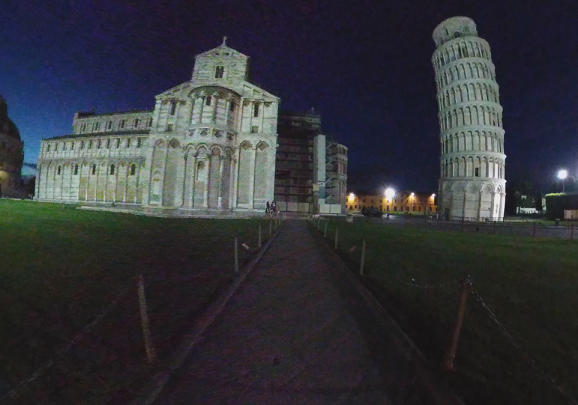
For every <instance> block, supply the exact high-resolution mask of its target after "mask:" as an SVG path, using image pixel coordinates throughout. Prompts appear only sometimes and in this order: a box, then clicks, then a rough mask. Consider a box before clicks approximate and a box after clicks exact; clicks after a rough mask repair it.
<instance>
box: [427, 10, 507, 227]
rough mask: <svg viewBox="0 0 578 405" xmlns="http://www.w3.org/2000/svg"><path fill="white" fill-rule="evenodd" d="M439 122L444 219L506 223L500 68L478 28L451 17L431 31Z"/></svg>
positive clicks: (460, 18)
mask: <svg viewBox="0 0 578 405" xmlns="http://www.w3.org/2000/svg"><path fill="white" fill-rule="evenodd" d="M433 40H434V42H435V44H436V47H437V48H436V50H435V52H434V54H433V56H432V63H433V66H434V70H435V81H436V87H437V98H438V107H439V114H438V118H439V123H440V146H441V159H440V172H441V173H440V183H439V191H438V193H439V205H440V210H441V211H442V212H443V215H444V216H445V217H446V219H457V218H459V219H466V220H473V221H479V220H482V219H492V220H496V219H502V218H503V217H504V209H505V196H506V180H505V179H506V175H505V165H506V155H505V154H504V129H503V125H502V111H503V109H502V106H501V105H500V92H499V86H498V83H497V82H496V68H495V66H494V64H493V63H492V55H491V52H490V45H489V44H488V42H487V41H486V40H484V39H482V38H480V37H478V33H477V29H476V24H475V23H474V21H472V20H471V19H470V18H467V17H453V18H449V19H447V20H445V21H443V22H442V23H440V24H439V25H438V26H437V27H436V28H435V30H434V32H433Z"/></svg>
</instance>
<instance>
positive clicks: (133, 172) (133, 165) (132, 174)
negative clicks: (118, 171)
mask: <svg viewBox="0 0 578 405" xmlns="http://www.w3.org/2000/svg"><path fill="white" fill-rule="evenodd" d="M135 173H136V165H135V164H134V163H133V164H131V165H130V175H131V176H134V175H135Z"/></svg>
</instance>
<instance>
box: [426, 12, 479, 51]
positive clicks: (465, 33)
mask: <svg viewBox="0 0 578 405" xmlns="http://www.w3.org/2000/svg"><path fill="white" fill-rule="evenodd" d="M477 36H478V30H477V29H476V23H475V22H474V20H472V19H471V18H469V17H452V18H448V19H447V20H445V21H443V22H441V23H440V24H439V25H438V26H437V27H436V28H435V29H434V31H433V40H434V42H435V43H436V46H440V45H441V44H443V43H445V42H447V41H449V40H451V39H454V38H459V37H477Z"/></svg>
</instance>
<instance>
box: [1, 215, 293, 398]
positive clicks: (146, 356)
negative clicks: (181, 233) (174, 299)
mask: <svg viewBox="0 0 578 405" xmlns="http://www.w3.org/2000/svg"><path fill="white" fill-rule="evenodd" d="M284 222H285V218H284V216H279V217H275V218H273V217H272V218H268V219H266V220H260V221H258V222H256V223H255V222H252V223H251V225H250V226H249V227H248V228H247V227H245V228H244V230H243V232H236V233H235V234H234V235H232V236H231V244H230V245H229V244H228V243H226V244H225V245H224V246H223V250H224V252H226V251H227V250H228V251H229V253H228V254H227V255H230V257H232V258H233V261H232V262H230V267H228V269H227V270H225V273H226V272H229V274H230V278H229V279H230V280H232V279H234V277H236V276H237V273H239V272H240V271H242V268H243V266H244V265H245V264H246V263H247V262H248V261H249V260H251V259H252V258H253V257H255V256H256V255H257V254H258V253H259V252H260V251H261V250H262V249H263V246H265V242H267V241H268V240H269V239H271V238H272V237H274V236H275V234H276V232H278V231H279V230H280V228H281V227H282V225H283V224H284ZM223 242H226V241H223ZM233 250H234V251H233ZM139 271H140V270H139ZM189 280H193V281H194V280H195V279H194V278H192V279H189ZM163 282H166V277H165V276H164V275H163V274H159V275H156V276H155V275H153V274H149V275H147V274H143V273H142V272H141V273H139V274H136V276H135V277H134V278H133V279H132V280H131V281H130V282H128V283H127V285H125V287H124V288H122V290H121V292H120V293H118V294H117V295H116V296H115V297H114V299H112V300H110V301H109V302H108V304H107V305H106V306H105V307H104V308H103V309H102V310H101V311H100V312H99V313H98V314H96V315H95V316H94V318H92V319H91V320H90V322H88V323H87V324H86V325H85V326H84V327H82V329H80V330H79V331H78V332H77V333H76V334H74V336H73V337H72V339H70V341H68V342H67V343H66V345H65V346H63V347H62V348H61V349H59V350H58V351H57V352H56V353H55V354H54V355H53V357H52V358H51V359H50V360H47V361H45V362H43V363H42V364H41V365H40V366H38V367H37V368H36V369H34V371H32V372H31V373H30V375H29V377H26V378H24V379H22V380H20V381H19V382H17V383H13V384H10V385H8V386H7V387H6V384H4V388H5V391H4V392H0V404H1V405H4V404H9V403H10V404H12V403H14V404H15V403H21V401H23V399H22V397H23V396H26V399H27V400H28V397H29V396H30V395H32V396H35V395H36V393H34V389H36V388H37V387H34V388H32V387H31V386H32V385H34V384H35V383H36V384H37V385H38V384H42V388H41V389H40V391H43V393H42V394H38V395H50V392H46V391H47V390H49V389H50V387H51V386H52V384H53V383H52V380H54V379H56V380H58V379H59V378H61V376H62V375H65V377H66V374H69V376H68V377H69V378H70V379H71V382H70V383H67V384H66V385H67V386H73V385H75V383H76V384H78V381H82V383H83V385H86V386H92V385H91V384H92V383H95V384H97V385H98V383H99V382H98V381H93V380H97V379H95V378H93V376H88V375H84V374H83V373H86V369H87V368H91V369H92V368H93V367H94V368H99V367H101V364H100V363H101V362H102V361H103V358H106V357H107V356H109V355H110V357H111V358H114V362H116V363H117V364H120V363H122V366H121V367H119V368H120V369H122V368H126V369H127V370H130V371H131V373H132V372H133V371H134V373H138V372H140V373H141V374H140V375H137V374H135V375H134V376H133V377H131V378H133V379H134V380H136V379H138V378H140V377H142V372H145V373H146V372H149V371H150V370H151V367H152V369H154V367H155V365H158V363H159V361H161V360H163V354H164V355H165V357H166V355H167V353H166V351H165V353H163V352H162V351H161V350H158V341H155V338H157V339H158V332H160V330H159V326H158V325H155V323H154V319H155V318H154V317H153V318H150V316H151V313H150V312H151V308H150V306H149V302H148V301H149V298H150V297H149V296H150V289H151V287H155V285H159V284H160V283H163ZM123 284H125V283H123ZM189 287H190V286H189ZM163 288H164V287H163ZM163 288H160V290H163ZM186 288H187V287H186V286H183V287H182V289H186ZM155 293H156V295H157V296H158V293H159V288H157V289H156V290H155ZM189 294H190V291H189ZM157 307H158V305H157ZM157 310H158V308H157ZM111 318H114V320H113V319H111ZM157 319H158V315H157ZM119 326H120V327H121V328H122V329H119ZM189 327H190V326H189ZM103 328H104V329H103ZM103 330H105V331H106V333H104V335H103ZM111 332H112V333H111ZM155 332H157V333H156V334H155ZM123 334H124V335H125V338H124V339H125V340H126V341H128V342H129V343H130V342H133V344H132V346H134V345H135V344H136V345H137V346H139V347H140V349H138V348H135V347H133V349H135V351H136V352H137V353H138V352H140V355H141V357H140V365H139V359H138V358H137V359H135V358H134V353H132V354H125V353H122V352H121V353H117V352H118V351H119V350H120V351H122V348H121V349H119V348H117V347H116V346H117V345H116V340H114V341H110V342H109V341H106V339H108V338H113V339H117V338H116V337H115V335H116V336H118V335H123ZM94 342H97V343H94ZM83 345H84V348H83V347H81V346H83ZM93 345H96V348H95V347H94V346H93ZM87 348H88V349H87ZM92 349H95V350H96V351H98V350H101V353H100V355H94V356H91V353H90V352H92V351H93V350H92ZM103 353H104V354H103ZM78 356H81V357H82V359H81V367H77V366H78V365H79V364H78V362H79V358H78ZM127 356H128V357H127ZM131 356H132V357H131ZM124 357H127V358H126V359H125V358H124ZM54 368H58V369H59V370H58V372H56V370H54ZM61 368H62V370H60V369H61ZM51 369H52V370H51ZM133 369H134V370H133ZM49 371H50V372H49ZM91 372H92V371H90V372H88V374H90V373H91ZM55 373H56V374H58V377H54V374H55ZM45 380H46V381H45ZM48 380H50V382H49V381H48ZM4 381H6V380H4ZM42 381H44V382H42ZM72 381H74V383H73V382H72ZM58 383H59V384H63V383H62V381H58ZM46 387H49V388H46ZM61 401H64V402H63V403H72V402H74V401H71V400H61ZM80 402H82V398H80ZM26 403H28V402H26Z"/></svg>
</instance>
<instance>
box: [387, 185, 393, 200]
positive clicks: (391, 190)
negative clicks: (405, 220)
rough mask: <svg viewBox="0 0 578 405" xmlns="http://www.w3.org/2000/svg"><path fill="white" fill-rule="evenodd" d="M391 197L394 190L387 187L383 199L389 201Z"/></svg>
mask: <svg viewBox="0 0 578 405" xmlns="http://www.w3.org/2000/svg"><path fill="white" fill-rule="evenodd" d="M393 197H395V190H394V189H393V188H391V187H388V188H386V189H385V198H386V199H388V200H391V199H392V198H393Z"/></svg>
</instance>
